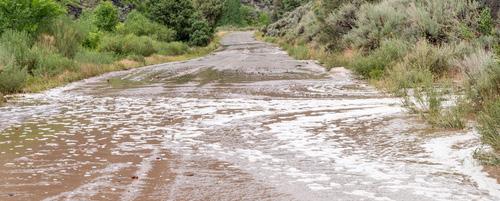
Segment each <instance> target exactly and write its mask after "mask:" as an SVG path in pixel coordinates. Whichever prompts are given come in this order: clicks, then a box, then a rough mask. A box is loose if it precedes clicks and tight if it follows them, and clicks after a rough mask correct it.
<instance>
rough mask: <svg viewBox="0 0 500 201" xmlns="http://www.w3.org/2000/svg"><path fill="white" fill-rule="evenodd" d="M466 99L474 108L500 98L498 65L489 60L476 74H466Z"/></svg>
mask: <svg viewBox="0 0 500 201" xmlns="http://www.w3.org/2000/svg"><path fill="white" fill-rule="evenodd" d="M468 78H469V79H468V84H467V89H468V90H467V91H468V93H467V94H468V97H469V99H470V100H471V101H472V103H473V104H474V105H475V106H476V108H481V107H482V106H484V105H485V104H486V103H488V102H490V101H491V100H495V99H499V98H500V63H499V62H498V61H495V60H490V61H488V62H487V63H485V66H484V67H482V68H481V69H479V70H478V71H476V72H471V73H469V74H468Z"/></svg>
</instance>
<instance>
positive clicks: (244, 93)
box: [0, 32, 500, 200]
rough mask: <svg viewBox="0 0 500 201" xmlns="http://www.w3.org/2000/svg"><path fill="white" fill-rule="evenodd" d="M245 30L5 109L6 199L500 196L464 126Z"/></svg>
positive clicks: (1, 169)
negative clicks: (200, 49)
mask: <svg viewBox="0 0 500 201" xmlns="http://www.w3.org/2000/svg"><path fill="white" fill-rule="evenodd" d="M251 35H252V34H251V33H249V32H239V33H233V34H229V35H228V36H227V37H226V38H224V39H223V40H222V43H223V45H224V47H225V48H224V50H221V51H219V52H216V53H214V54H213V55H211V56H208V57H205V58H201V59H197V60H191V61H187V62H176V63H168V64H162V65H156V66H150V67H145V68H142V69H134V70H130V71H123V72H116V73H110V74H107V75H104V76H101V77H96V78H91V79H88V80H85V81H82V82H78V83H73V84H71V85H68V86H66V87H62V88H58V89H54V90H50V91H47V92H45V93H41V94H29V95H23V96H20V97H17V98H16V101H15V102H13V103H10V104H9V105H7V106H5V107H0V119H1V120H2V121H0V130H1V132H0V177H1V178H3V179H2V181H1V182H0V200H235V199H236V200H498V199H500V194H499V192H500V185H498V184H497V182H496V181H495V180H494V179H492V178H489V177H488V176H487V174H486V173H484V172H483V171H482V167H481V166H480V165H478V164H476V162H475V161H474V160H473V159H472V158H471V154H472V152H473V150H474V149H475V148H476V147H477V146H478V144H479V141H478V137H477V134H476V133H475V132H473V131H471V132H463V133H457V132H446V131H433V130H432V129H430V128H429V127H428V126H427V125H425V124H424V123H421V122H419V121H418V118H414V117H412V116H410V115H408V114H407V113H406V112H405V110H404V109H403V108H402V107H401V105H400V102H401V101H400V100H398V99H396V98H392V97H388V96H386V95H385V94H382V93H380V92H377V91H376V90H375V89H373V88H372V87H370V86H368V85H366V83H363V82H361V81H358V80H357V79H355V77H353V76H352V75H351V73H350V72H349V71H347V70H345V69H342V68H337V69H334V70H333V71H330V72H325V71H324V70H323V68H322V67H321V66H318V65H317V64H315V63H314V62H312V61H297V60H293V59H291V58H290V57H288V56H287V55H286V54H285V53H284V52H283V51H281V50H279V49H278V48H276V47H273V46H271V45H268V44H265V43H261V42H257V41H255V40H254V39H253V38H252V37H251Z"/></svg>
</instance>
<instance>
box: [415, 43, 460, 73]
mask: <svg viewBox="0 0 500 201" xmlns="http://www.w3.org/2000/svg"><path fill="white" fill-rule="evenodd" d="M455 56H456V55H455V50H454V49H453V48H452V47H450V46H441V47H436V46H433V45H431V44H429V43H428V42H427V41H425V40H424V41H420V42H418V43H417V44H416V45H415V47H414V48H413V51H412V52H410V53H409V54H408V55H407V56H406V58H405V63H406V65H407V67H408V68H418V69H427V70H429V71H431V72H432V73H434V74H435V75H437V76H438V77H439V76H442V75H443V74H444V73H445V72H447V71H449V70H450V68H451V66H452V64H451V61H452V60H453V59H454V57H455Z"/></svg>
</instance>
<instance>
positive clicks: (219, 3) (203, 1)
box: [193, 0, 226, 26]
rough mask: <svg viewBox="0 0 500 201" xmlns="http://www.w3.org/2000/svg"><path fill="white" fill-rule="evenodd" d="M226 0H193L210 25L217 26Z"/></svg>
mask: <svg viewBox="0 0 500 201" xmlns="http://www.w3.org/2000/svg"><path fill="white" fill-rule="evenodd" d="M225 1H226V0H193V4H194V7H195V8H196V10H198V11H199V12H200V13H201V15H203V18H205V20H207V22H208V23H209V24H210V26H215V25H216V24H217V23H218V22H219V20H220V19H221V17H222V14H223V8H224V2H225Z"/></svg>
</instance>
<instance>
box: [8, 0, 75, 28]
mask: <svg viewBox="0 0 500 201" xmlns="http://www.w3.org/2000/svg"><path fill="white" fill-rule="evenodd" d="M64 13H65V10H64V8H63V7H61V6H60V5H59V4H57V3H56V2H55V1H53V0H0V33H1V32H4V31H5V30H7V29H14V30H18V31H26V32H28V33H34V32H37V31H38V30H39V28H40V27H43V26H45V25H47V24H49V23H50V22H51V21H52V20H54V19H55V18H56V17H58V16H59V15H62V14H64Z"/></svg>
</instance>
